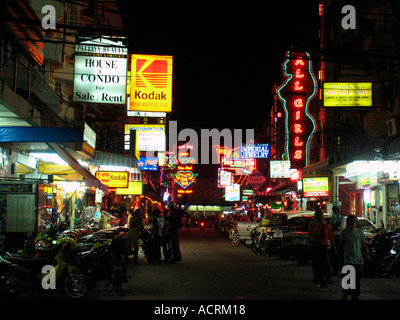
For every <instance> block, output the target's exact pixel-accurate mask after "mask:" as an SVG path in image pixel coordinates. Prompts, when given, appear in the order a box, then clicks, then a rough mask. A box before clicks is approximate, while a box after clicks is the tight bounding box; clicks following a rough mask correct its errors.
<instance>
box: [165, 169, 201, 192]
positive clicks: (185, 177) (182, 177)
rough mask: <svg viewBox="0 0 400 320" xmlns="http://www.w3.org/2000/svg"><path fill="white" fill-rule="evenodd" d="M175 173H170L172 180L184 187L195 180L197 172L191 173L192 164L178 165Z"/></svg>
mask: <svg viewBox="0 0 400 320" xmlns="http://www.w3.org/2000/svg"><path fill="white" fill-rule="evenodd" d="M177 169H178V171H177V172H176V173H171V176H172V178H173V179H174V181H175V182H176V183H177V184H179V185H180V186H181V187H182V188H184V189H186V188H187V187H188V186H190V185H191V184H192V183H194V182H196V177H197V176H198V175H199V174H198V173H193V171H192V170H193V166H178V168H177Z"/></svg>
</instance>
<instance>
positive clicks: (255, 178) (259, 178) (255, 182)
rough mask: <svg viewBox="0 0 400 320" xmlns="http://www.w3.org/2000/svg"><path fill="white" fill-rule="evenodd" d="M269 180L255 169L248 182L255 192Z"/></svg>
mask: <svg viewBox="0 0 400 320" xmlns="http://www.w3.org/2000/svg"><path fill="white" fill-rule="evenodd" d="M266 180H267V179H266V178H265V177H264V176H263V174H262V173H261V172H260V171H258V170H257V169H255V170H254V171H253V173H252V174H251V175H249V177H248V178H247V181H248V182H249V183H250V184H251V186H252V187H253V189H254V190H258V189H259V188H260V187H261V186H262V185H263V183H264V182H265V181H266Z"/></svg>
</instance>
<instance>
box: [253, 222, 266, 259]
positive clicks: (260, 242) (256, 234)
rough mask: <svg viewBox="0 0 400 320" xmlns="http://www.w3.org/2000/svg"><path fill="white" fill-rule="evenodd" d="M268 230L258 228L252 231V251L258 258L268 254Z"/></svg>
mask: <svg viewBox="0 0 400 320" xmlns="http://www.w3.org/2000/svg"><path fill="white" fill-rule="evenodd" d="M266 237H267V228H266V227H262V226H258V227H255V228H254V229H253V230H252V231H251V250H252V251H253V252H254V253H255V254H256V255H258V256H261V255H263V254H265V253H266V248H267V246H266V243H265V239H266Z"/></svg>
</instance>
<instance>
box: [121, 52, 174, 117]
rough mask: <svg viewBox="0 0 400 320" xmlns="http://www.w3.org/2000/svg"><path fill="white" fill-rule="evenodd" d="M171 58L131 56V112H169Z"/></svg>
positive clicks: (170, 107) (170, 101) (170, 104)
mask: <svg viewBox="0 0 400 320" xmlns="http://www.w3.org/2000/svg"><path fill="white" fill-rule="evenodd" d="M171 109H172V56H155V55H141V54H133V55H131V88H130V105H129V110H131V111H150V112H171Z"/></svg>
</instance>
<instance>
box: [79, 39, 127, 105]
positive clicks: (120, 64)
mask: <svg viewBox="0 0 400 320" xmlns="http://www.w3.org/2000/svg"><path fill="white" fill-rule="evenodd" d="M127 57H128V49H127V48H126V47H125V46H123V44H122V43H121V41H118V42H115V41H112V40H110V39H108V38H98V39H92V40H88V41H84V42H81V43H79V44H77V45H76V46H75V66H74V94H73V100H74V101H77V102H92V103H106V104H125V101H126V73H127Z"/></svg>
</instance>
